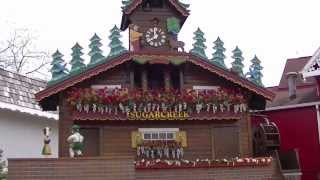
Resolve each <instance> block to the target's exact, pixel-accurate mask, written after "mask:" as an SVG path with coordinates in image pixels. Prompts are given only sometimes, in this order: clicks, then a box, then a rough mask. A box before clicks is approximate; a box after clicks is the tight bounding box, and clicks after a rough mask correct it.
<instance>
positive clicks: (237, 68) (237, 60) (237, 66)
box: [231, 46, 244, 76]
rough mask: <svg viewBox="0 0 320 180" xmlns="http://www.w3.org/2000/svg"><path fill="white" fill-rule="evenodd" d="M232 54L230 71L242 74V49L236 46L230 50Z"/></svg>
mask: <svg viewBox="0 0 320 180" xmlns="http://www.w3.org/2000/svg"><path fill="white" fill-rule="evenodd" d="M232 53H233V56H232V58H233V59H234V61H233V62H232V67H231V71H233V72H236V73H237V74H238V75H239V76H244V74H243V67H244V65H243V63H242V62H243V60H244V58H243V57H242V51H241V50H240V49H239V48H238V46H237V47H236V48H235V50H233V51H232Z"/></svg>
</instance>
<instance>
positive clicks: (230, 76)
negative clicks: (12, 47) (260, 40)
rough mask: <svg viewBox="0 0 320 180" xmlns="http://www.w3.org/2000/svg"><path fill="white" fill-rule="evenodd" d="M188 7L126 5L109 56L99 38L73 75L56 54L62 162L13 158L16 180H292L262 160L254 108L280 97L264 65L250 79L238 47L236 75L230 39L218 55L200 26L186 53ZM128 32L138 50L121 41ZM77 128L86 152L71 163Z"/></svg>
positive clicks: (48, 93) (54, 88)
mask: <svg viewBox="0 0 320 180" xmlns="http://www.w3.org/2000/svg"><path fill="white" fill-rule="evenodd" d="M188 8H189V5H187V4H183V3H181V2H180V1H178V0H127V1H123V7H122V12H123V16H122V20H121V26H120V28H118V27H117V26H115V27H114V28H113V29H112V30H111V31H110V36H109V39H110V43H109V47H110V52H109V54H108V55H103V53H102V51H101V49H100V47H101V45H102V44H101V39H100V37H99V36H98V35H96V34H95V35H94V36H93V37H92V38H91V39H90V42H91V43H90V45H89V47H90V53H89V56H90V63H89V64H84V63H83V61H84V60H83V59H82V57H81V56H82V55H83V53H82V47H81V46H80V45H79V44H76V45H75V46H74V47H73V48H72V59H71V60H70V64H71V69H70V70H67V69H66V66H65V63H64V60H63V58H62V57H63V55H62V54H61V53H60V52H59V51H57V52H56V53H54V54H53V61H52V69H51V72H52V79H51V80H50V81H49V82H48V86H47V88H46V89H44V90H43V91H41V92H39V93H38V94H37V95H36V98H37V100H38V102H39V104H40V106H41V107H42V108H43V110H44V111H55V110H59V158H58V159H48V158H47V159H28V160H25V159H15V160H14V159H12V160H10V161H9V169H10V171H9V177H10V179H19V178H20V177H22V176H23V179H282V177H281V176H280V173H279V170H278V169H279V168H278V165H277V161H276V158H275V157H271V156H270V154H268V155H262V157H254V154H253V147H252V146H253V145H252V131H251V120H250V115H249V111H250V110H263V109H264V108H265V105H266V101H268V100H272V99H273V97H274V94H273V93H272V92H270V91H268V90H267V89H265V88H264V87H263V85H262V83H261V76H262V75H261V72H260V70H261V66H260V61H259V60H258V58H256V57H255V58H254V59H253V60H252V62H253V63H254V65H253V66H252V67H251V68H250V72H249V73H248V74H247V75H245V73H244V72H243V70H242V69H243V64H242V61H243V59H244V58H243V57H242V53H241V50H240V49H239V48H238V47H237V48H236V49H235V50H234V51H233V58H234V62H233V63H232V68H231V69H228V68H227V66H226V65H225V64H224V59H225V56H224V51H225V48H224V47H223V42H222V41H221V39H220V38H218V39H217V40H216V41H215V45H216V46H215V48H214V49H215V53H214V54H213V57H212V58H209V57H207V55H206V53H205V48H206V46H205V44H204V43H205V41H206V39H205V37H204V33H203V32H202V31H201V30H200V29H197V30H196V31H195V33H194V41H195V42H194V44H193V48H192V49H191V50H190V52H186V50H185V48H184V46H185V42H183V40H178V35H179V32H180V29H181V28H183V25H184V23H185V21H186V19H187V18H188V16H189V15H190V11H189V10H188ZM127 29H128V30H129V31H128V32H129V49H128V50H127V49H125V48H124V46H123V45H122V42H121V40H120V37H121V35H120V33H121V31H125V30H127ZM246 77H247V78H246ZM74 125H78V126H79V127H80V134H81V135H82V136H83V137H84V141H83V155H82V156H80V157H75V158H69V143H68V142H67V139H68V137H69V135H70V133H71V129H72V127H73V126H74ZM24 164H25V165H27V164H28V166H24ZM18 172H19V173H18Z"/></svg>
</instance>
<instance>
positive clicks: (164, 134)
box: [139, 128, 179, 141]
mask: <svg viewBox="0 0 320 180" xmlns="http://www.w3.org/2000/svg"><path fill="white" fill-rule="evenodd" d="M139 132H141V133H142V138H143V140H150V141H157V140H174V139H175V137H176V132H179V129H177V128H150V129H148V128H143V129H139Z"/></svg>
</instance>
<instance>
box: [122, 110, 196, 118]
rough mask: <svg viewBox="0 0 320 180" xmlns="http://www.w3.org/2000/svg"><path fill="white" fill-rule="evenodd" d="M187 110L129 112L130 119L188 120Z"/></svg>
mask: <svg viewBox="0 0 320 180" xmlns="http://www.w3.org/2000/svg"><path fill="white" fill-rule="evenodd" d="M189 117H190V116H189V114H188V113H187V112H174V111H169V112H157V111H156V112H128V113H127V118H128V120H187V119H188V118H189Z"/></svg>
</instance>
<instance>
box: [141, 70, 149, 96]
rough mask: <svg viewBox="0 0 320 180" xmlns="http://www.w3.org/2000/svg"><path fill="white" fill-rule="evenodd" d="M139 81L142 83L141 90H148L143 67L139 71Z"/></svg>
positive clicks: (146, 75) (146, 77)
mask: <svg viewBox="0 0 320 180" xmlns="http://www.w3.org/2000/svg"><path fill="white" fill-rule="evenodd" d="M141 83H142V90H143V91H147V90H148V72H147V70H146V69H143V70H142V72H141Z"/></svg>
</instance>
